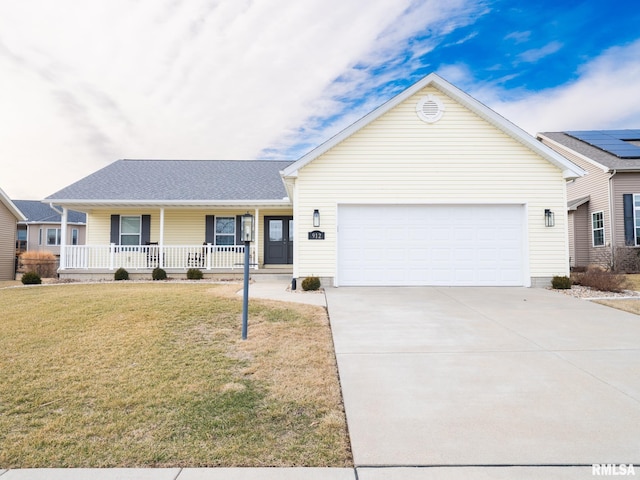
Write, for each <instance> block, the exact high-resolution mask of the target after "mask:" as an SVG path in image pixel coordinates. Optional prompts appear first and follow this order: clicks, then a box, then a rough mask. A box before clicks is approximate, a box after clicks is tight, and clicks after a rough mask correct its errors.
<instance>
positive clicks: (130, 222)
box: [120, 215, 142, 245]
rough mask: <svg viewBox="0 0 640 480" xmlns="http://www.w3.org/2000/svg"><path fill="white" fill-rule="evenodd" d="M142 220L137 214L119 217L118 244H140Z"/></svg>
mask: <svg viewBox="0 0 640 480" xmlns="http://www.w3.org/2000/svg"><path fill="white" fill-rule="evenodd" d="M141 236H142V220H141V217H140V216H139V215H135V216H133V215H130V216H125V215H122V216H121V217H120V245H140V237H141Z"/></svg>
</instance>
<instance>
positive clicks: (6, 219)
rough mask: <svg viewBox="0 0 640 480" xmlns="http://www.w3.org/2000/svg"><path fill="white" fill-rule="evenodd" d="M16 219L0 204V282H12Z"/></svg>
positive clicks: (14, 259)
mask: <svg viewBox="0 0 640 480" xmlns="http://www.w3.org/2000/svg"><path fill="white" fill-rule="evenodd" d="M17 229H18V224H17V221H16V217H14V216H13V214H12V213H11V212H10V211H9V210H8V209H7V208H6V207H5V206H4V204H3V203H1V202H0V280H13V279H14V275H15V271H14V270H15V261H16V231H17Z"/></svg>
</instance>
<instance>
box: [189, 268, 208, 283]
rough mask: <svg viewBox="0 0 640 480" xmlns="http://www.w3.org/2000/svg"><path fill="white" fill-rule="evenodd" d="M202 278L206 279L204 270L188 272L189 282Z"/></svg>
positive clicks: (192, 269)
mask: <svg viewBox="0 0 640 480" xmlns="http://www.w3.org/2000/svg"><path fill="white" fill-rule="evenodd" d="M202 277H204V275H203V274H202V270H198V269H197V268H190V269H189V270H187V279H189V280H202Z"/></svg>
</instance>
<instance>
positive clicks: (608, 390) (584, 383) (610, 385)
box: [326, 287, 640, 479]
mask: <svg viewBox="0 0 640 480" xmlns="http://www.w3.org/2000/svg"><path fill="white" fill-rule="evenodd" d="M326 295H327V302H328V309H329V315H330V318H331V325H332V330H333V336H334V342H335V348H336V354H337V359H338V367H339V372H340V377H341V384H342V388H343V394H344V401H345V408H346V413H347V422H348V426H349V433H350V436H351V442H352V448H353V454H354V460H355V463H356V466H357V467H358V471H359V474H360V478H361V479H362V478H383V477H384V478H394V475H393V474H392V471H393V470H395V471H396V472H397V474H398V476H397V478H463V477H462V476H461V477H458V476H448V473H447V472H449V473H451V474H452V475H453V470H450V467H460V468H462V469H463V470H465V471H466V473H464V474H463V475H465V476H466V475H467V474H469V473H471V469H475V467H480V468H481V469H485V473H486V474H488V475H489V476H488V477H486V478H515V477H513V471H512V468H511V467H505V466H512V467H513V468H519V469H520V473H518V475H517V476H518V478H550V475H551V476H553V477H556V478H586V476H585V475H587V474H588V477H591V465H592V464H593V463H616V464H621V463H625V464H629V463H634V464H635V466H636V469H637V470H638V471H637V472H636V474H640V316H636V315H632V314H627V313H624V312H621V311H617V310H614V309H611V308H608V307H604V306H601V305H597V304H594V303H591V302H588V301H584V300H578V299H574V298H570V297H566V296H564V295H562V294H560V293H557V292H551V291H548V290H544V289H534V288H531V289H525V288H466V287H458V288H439V287H415V288H355V287H351V288H334V289H327V291H326ZM391 466H395V467H403V466H404V467H428V468H426V469H424V470H422V469H415V468H414V469H409V470H407V469H406V468H405V469H391V470H388V469H385V468H383V469H380V468H379V467H391ZM496 466H497V467H498V468H497V470H496V469H495V468H493V469H492V467H496ZM534 466H538V467H539V466H543V467H541V468H542V472H541V469H540V468H536V469H535V470H530V469H528V467H534ZM556 466H561V467H564V468H561V469H560V470H562V471H563V472H564V473H563V475H562V476H560V474H559V472H555V473H551V472H552V471H551V470H549V469H556ZM369 467H371V468H369ZM487 469H492V470H491V471H489V470H487ZM523 469H524V470H523ZM426 472H430V473H431V474H432V475H437V476H433V477H432V476H425V475H424V474H425V473H426ZM523 472H524V473H523ZM526 472H530V473H531V475H527V474H526ZM532 472H537V473H532ZM502 474H504V475H505V476H504V477H503V476H502ZM467 478H469V477H467ZM477 478H485V477H484V476H478V477H477Z"/></svg>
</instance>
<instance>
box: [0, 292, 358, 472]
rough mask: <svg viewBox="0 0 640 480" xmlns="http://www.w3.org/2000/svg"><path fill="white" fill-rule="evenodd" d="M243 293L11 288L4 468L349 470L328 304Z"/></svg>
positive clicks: (5, 346)
mask: <svg viewBox="0 0 640 480" xmlns="http://www.w3.org/2000/svg"><path fill="white" fill-rule="evenodd" d="M236 289H237V286H229V285H214V284H203V283H135V282H122V283H121V282H117V283H105V284H96V285H78V284H75V285H74V284H71V285H54V286H30V287H19V288H5V289H2V290H0V311H1V312H2V314H1V318H2V320H1V321H0V385H2V388H0V468H31V467H136V466H153V467H169V466H181V467H187V466H189V467H196V466H349V465H351V456H350V450H349V444H348V437H347V434H346V423H345V417H344V412H343V409H342V403H341V396H340V388H339V384H338V379H337V372H336V364H335V356H334V353H333V348H332V341H331V334H330V331H329V326H328V322H327V316H326V313H325V311H324V309H322V308H319V307H313V306H308V305H298V304H285V303H278V302H269V301H257V300H252V301H251V302H250V307H249V338H248V340H247V341H244V342H243V341H242V340H241V339H240V333H241V332H240V317H241V309H242V305H241V303H242V302H241V298H239V297H238V296H236V295H235V290H236Z"/></svg>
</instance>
